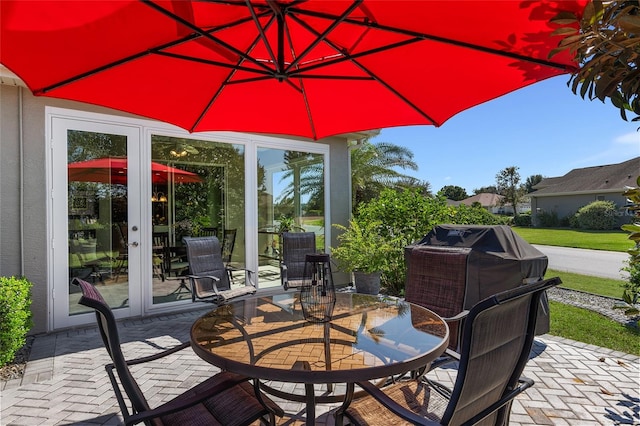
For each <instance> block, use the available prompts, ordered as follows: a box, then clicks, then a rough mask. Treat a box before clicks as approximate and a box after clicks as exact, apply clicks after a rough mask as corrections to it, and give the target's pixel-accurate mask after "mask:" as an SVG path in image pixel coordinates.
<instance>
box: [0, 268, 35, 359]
mask: <svg viewBox="0 0 640 426" xmlns="http://www.w3.org/2000/svg"><path fill="white" fill-rule="evenodd" d="M31 287H32V284H31V282H30V281H29V280H27V279H26V278H16V277H0V366H2V365H5V364H7V363H8V362H11V361H13V358H14V357H15V354H16V352H18V350H19V349H20V348H21V347H23V346H24V344H25V343H26V337H27V333H28V332H29V330H30V329H31V326H32V325H33V322H32V319H31Z"/></svg>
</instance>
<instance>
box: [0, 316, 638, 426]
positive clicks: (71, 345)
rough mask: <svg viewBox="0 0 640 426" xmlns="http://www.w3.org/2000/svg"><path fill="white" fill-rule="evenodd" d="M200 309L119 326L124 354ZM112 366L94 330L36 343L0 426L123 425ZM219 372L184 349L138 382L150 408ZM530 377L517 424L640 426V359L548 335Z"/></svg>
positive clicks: (182, 336)
mask: <svg viewBox="0 0 640 426" xmlns="http://www.w3.org/2000/svg"><path fill="white" fill-rule="evenodd" d="M204 309H207V308H206V307H205V308H204ZM204 312H205V310H203V309H195V310H194V311H192V312H189V313H177V314H171V315H163V316H157V317H153V318H145V319H137V320H126V321H123V322H120V323H119V327H120V334H121V336H120V337H121V339H122V341H123V347H124V352H125V356H126V357H127V358H134V357H139V356H143V355H149V354H152V353H154V352H155V351H158V350H160V349H164V348H167V347H170V346H173V345H175V344H177V343H178V342H181V341H186V340H188V336H189V328H190V326H191V324H192V322H193V321H194V320H195V319H196V318H197V316H199V315H201V314H202V313H204ZM108 362H109V359H108V355H107V353H106V351H105V349H104V347H103V345H102V341H101V339H100V336H99V334H98V331H97V328H96V327H86V328H79V329H74V330H69V331H64V332H58V333H54V334H49V335H43V336H38V337H36V339H35V341H34V344H33V347H32V351H31V355H30V360H29V363H28V365H27V369H26V372H25V375H24V377H23V378H22V379H21V380H14V381H9V382H4V383H2V384H1V385H2V389H1V394H0V395H1V398H0V405H1V407H0V408H1V412H0V425H6V426H9V425H28V426H33V425H96V424H101V425H118V424H121V422H122V417H121V416H120V414H119V413H120V410H119V408H118V405H117V402H116V399H115V397H114V394H113V390H112V388H111V385H110V383H109V380H108V378H107V375H106V373H105V370H104V365H105V364H106V363H108ZM216 371H217V370H216V368H214V367H212V366H210V365H208V364H206V363H204V362H203V361H202V360H200V359H199V358H198V357H197V356H196V355H195V354H194V353H193V352H192V351H191V350H189V349H187V350H184V351H181V352H180V353H179V354H178V355H174V356H170V357H168V358H165V359H163V361H161V362H160V363H157V364H156V367H155V369H154V370H153V371H149V370H148V369H146V371H144V373H145V374H144V377H145V379H144V380H141V381H140V385H141V387H142V388H143V391H144V392H145V393H146V394H147V395H148V396H149V402H150V404H151V405H152V406H154V405H156V404H158V403H160V402H161V401H165V400H168V399H170V398H172V397H173V396H174V395H177V394H180V393H182V392H184V390H185V389H187V388H189V387H192V386H194V385H195V384H196V383H198V382H199V381H201V380H203V379H205V378H206V377H209V375H211V374H213V373H215V372H216ZM138 372H139V373H140V370H138ZM455 373H456V370H455V369H454V368H447V369H440V370H438V371H436V372H432V373H429V374H430V375H432V377H434V378H436V379H437V380H439V381H441V382H443V383H451V382H452V380H453V378H454V377H455ZM134 374H135V373H134ZM525 375H526V376H528V377H531V378H533V379H534V380H535V382H536V384H535V385H534V387H533V388H531V389H529V390H527V391H526V392H525V393H524V394H522V395H520V396H519V397H518V398H517V400H516V401H515V403H514V405H513V409H512V416H511V424H512V425H515V426H518V425H522V426H524V425H581V426H582V425H622V424H625V425H627V424H628V425H640V359H639V358H638V357H636V356H632V355H628V354H623V353H620V352H615V351H611V350H608V349H603V348H599V347H594V346H590V345H585V344H582V343H578V342H574V341H570V340H565V339H560V338H556V337H553V336H549V335H544V336H540V337H537V338H536V340H535V346H534V349H533V351H532V358H531V359H530V361H529V363H528V364H527V367H526V369H525ZM162 383H163V384H162ZM281 386H282V387H287V388H291V387H293V386H294V385H292V384H282V385H281ZM298 387H301V386H300V385H298ZM319 389H321V388H319ZM299 391H300V393H303V389H299ZM274 399H275V400H276V401H278V402H279V403H281V405H282V407H283V408H284V409H285V411H287V412H288V414H287V416H286V417H284V418H283V419H282V420H281V421H280V424H286V425H291V424H300V423H301V422H302V421H303V419H304V406H303V404H298V403H292V402H286V401H281V400H278V399H276V398H274ZM332 408H333V407H332V406H330V405H321V406H318V408H317V411H316V414H317V416H318V417H317V422H316V424H318V425H325V424H326V425H332V424H333V423H334V422H333V417H332V416H331V413H330V410H331V409H332ZM384 426H386V425H384Z"/></svg>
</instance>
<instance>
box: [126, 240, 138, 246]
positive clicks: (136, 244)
mask: <svg viewBox="0 0 640 426" xmlns="http://www.w3.org/2000/svg"><path fill="white" fill-rule="evenodd" d="M128 245H130V246H133V247H138V246H139V245H140V244H138V242H137V241H134V242H132V243H129V244H128Z"/></svg>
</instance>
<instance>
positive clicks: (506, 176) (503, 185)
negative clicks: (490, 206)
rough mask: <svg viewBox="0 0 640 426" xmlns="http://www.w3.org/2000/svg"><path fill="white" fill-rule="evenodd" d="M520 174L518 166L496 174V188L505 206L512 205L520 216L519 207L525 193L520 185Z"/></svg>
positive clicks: (515, 212) (506, 168)
mask: <svg viewBox="0 0 640 426" xmlns="http://www.w3.org/2000/svg"><path fill="white" fill-rule="evenodd" d="M519 183H520V173H519V172H518V167H517V166H511V167H505V168H504V169H502V170H500V171H499V172H498V174H496V187H497V188H498V194H500V195H502V196H503V197H504V198H503V201H504V204H511V206H513V211H514V214H515V215H516V216H518V208H517V205H518V203H519V202H520V199H521V198H522V195H523V191H522V189H521V188H520V186H519V185H518V184H519Z"/></svg>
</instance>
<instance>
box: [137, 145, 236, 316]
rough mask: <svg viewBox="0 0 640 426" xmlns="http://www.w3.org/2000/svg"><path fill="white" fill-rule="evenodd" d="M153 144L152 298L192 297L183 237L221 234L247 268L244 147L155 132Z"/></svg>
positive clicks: (231, 258) (228, 252) (227, 253)
mask: <svg viewBox="0 0 640 426" xmlns="http://www.w3.org/2000/svg"><path fill="white" fill-rule="evenodd" d="M151 149H152V167H151V168H152V177H151V188H152V196H151V200H150V202H151V218H149V220H150V222H151V223H152V226H153V237H152V238H153V241H152V247H153V259H152V263H153V265H152V268H153V271H152V274H153V303H154V304H161V303H170V302H177V301H182V300H189V301H190V300H191V294H190V293H189V289H188V287H187V285H188V282H187V280H186V279H185V275H187V274H188V272H189V264H188V262H187V258H186V252H185V248H184V244H183V242H182V238H183V237H185V236H216V237H218V239H219V240H220V242H221V243H222V246H223V248H224V252H223V257H224V260H225V261H226V262H227V263H232V264H233V265H234V266H237V267H239V268H244V267H245V244H244V241H245V234H244V223H245V206H244V205H245V202H244V197H245V173H244V147H243V146H242V145H234V144H228V143H220V142H212V141H201V140H194V139H187V138H175V137H169V136H161V135H153V136H152V138H151Z"/></svg>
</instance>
